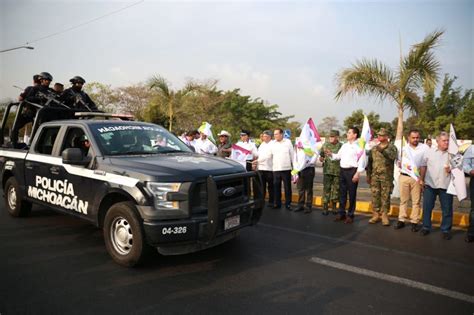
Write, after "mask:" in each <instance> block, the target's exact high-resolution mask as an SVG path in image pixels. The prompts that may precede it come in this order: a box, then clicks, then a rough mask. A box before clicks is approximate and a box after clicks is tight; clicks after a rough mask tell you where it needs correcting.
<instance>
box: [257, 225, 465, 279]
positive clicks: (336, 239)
mask: <svg viewBox="0 0 474 315" xmlns="http://www.w3.org/2000/svg"><path fill="white" fill-rule="evenodd" d="M258 226H263V227H266V228H271V229H276V230H280V231H285V232H289V233H296V234H300V235H305V236H310V237H316V238H321V239H324V240H328V241H330V242H333V243H336V244H337V243H343V244H351V245H357V246H361V247H365V248H371V249H376V250H380V251H384V252H389V253H394V254H400V255H403V256H407V257H413V258H416V259H422V260H425V261H430V262H435V263H441V264H445V265H448V266H452V267H455V268H465V269H469V270H472V269H474V266H473V265H472V264H465V263H461V262H456V261H452V260H448V259H443V258H437V257H432V256H426V255H420V254H416V253H412V252H407V251H403V250H398V249H394V248H390V247H385V246H380V245H375V244H368V243H364V242H360V241H355V240H351V238H355V236H356V235H357V234H360V231H354V232H351V233H350V234H347V235H346V236H342V237H332V236H328V235H323V234H318V233H314V232H308V231H301V230H297V229H292V228H287V227H283V226H277V225H272V224H266V223H261V222H259V223H258Z"/></svg>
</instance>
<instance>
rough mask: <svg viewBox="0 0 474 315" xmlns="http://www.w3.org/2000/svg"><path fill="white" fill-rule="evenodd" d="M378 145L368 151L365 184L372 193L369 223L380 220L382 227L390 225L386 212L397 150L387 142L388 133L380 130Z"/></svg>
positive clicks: (382, 129)
mask: <svg viewBox="0 0 474 315" xmlns="http://www.w3.org/2000/svg"><path fill="white" fill-rule="evenodd" d="M377 138H378V141H379V144H378V145H376V146H374V147H373V148H372V149H371V150H370V151H369V162H368V164H367V183H368V184H369V185H370V190H371V191H372V206H373V215H372V218H371V219H370V220H369V223H372V224H374V223H377V222H379V221H380V219H382V224H383V225H384V226H388V225H390V221H389V219H388V211H389V209H390V195H391V194H392V189H393V169H394V162H395V160H396V158H397V154H398V151H397V148H396V147H395V146H394V145H393V144H392V143H390V142H388V132H387V130H386V129H385V128H381V129H380V130H379V132H378V133H377Z"/></svg>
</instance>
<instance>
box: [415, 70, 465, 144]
mask: <svg viewBox="0 0 474 315" xmlns="http://www.w3.org/2000/svg"><path fill="white" fill-rule="evenodd" d="M456 79H457V78H456V77H455V76H453V77H450V76H449V75H448V74H446V75H445V77H444V80H443V86H442V88H441V91H440V94H439V96H438V97H436V96H435V94H434V92H433V91H428V92H426V94H425V96H424V98H423V106H422V107H421V108H420V112H419V115H418V116H417V118H416V124H415V126H416V127H418V128H419V129H420V130H422V131H423V133H424V134H425V136H427V135H435V134H436V133H438V132H439V131H441V130H444V131H448V130H449V125H450V124H454V127H455V129H456V133H457V137H458V138H464V139H472V138H474V127H473V124H472V117H474V115H473V114H474V112H473V110H474V108H473V107H474V104H473V103H474V91H473V90H472V89H470V90H465V91H464V92H463V90H462V88H461V87H454V83H455V81H456Z"/></svg>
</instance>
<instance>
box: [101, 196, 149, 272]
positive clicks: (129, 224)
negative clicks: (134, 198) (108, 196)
mask: <svg viewBox="0 0 474 315" xmlns="http://www.w3.org/2000/svg"><path fill="white" fill-rule="evenodd" d="M103 232H104V240H105V247H106V248H107V251H108V252H109V254H110V256H112V259H113V260H114V261H115V262H116V263H118V264H119V265H122V266H125V267H134V266H136V265H138V264H140V263H142V262H143V260H144V258H145V257H146V256H147V254H148V253H149V252H150V250H151V247H150V246H149V245H148V244H147V243H146V240H145V233H144V231H143V224H142V220H141V219H140V218H139V216H138V214H137V212H136V210H135V205H134V204H133V203H131V202H119V203H116V204H114V205H113V206H112V207H110V209H109V211H107V214H106V215H105V219H104V230H103Z"/></svg>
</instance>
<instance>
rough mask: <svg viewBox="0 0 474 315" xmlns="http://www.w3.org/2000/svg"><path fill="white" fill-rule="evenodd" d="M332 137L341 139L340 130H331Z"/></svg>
mask: <svg viewBox="0 0 474 315" xmlns="http://www.w3.org/2000/svg"><path fill="white" fill-rule="evenodd" d="M329 136H330V137H339V130H331V131H329Z"/></svg>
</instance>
